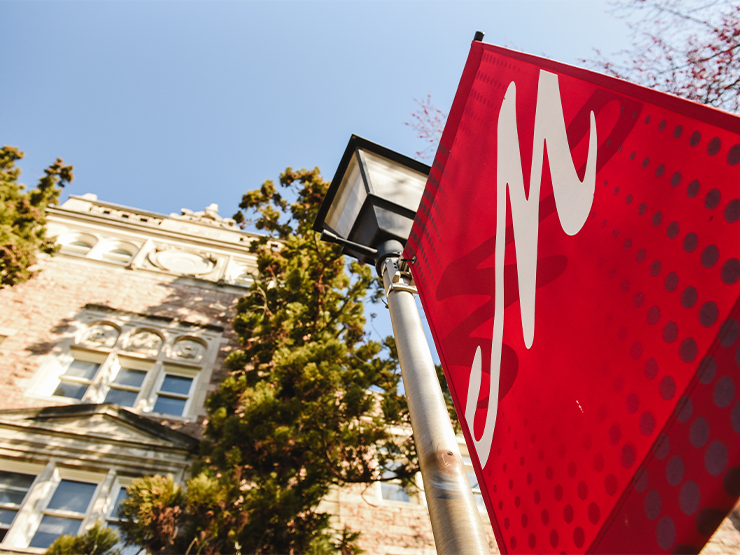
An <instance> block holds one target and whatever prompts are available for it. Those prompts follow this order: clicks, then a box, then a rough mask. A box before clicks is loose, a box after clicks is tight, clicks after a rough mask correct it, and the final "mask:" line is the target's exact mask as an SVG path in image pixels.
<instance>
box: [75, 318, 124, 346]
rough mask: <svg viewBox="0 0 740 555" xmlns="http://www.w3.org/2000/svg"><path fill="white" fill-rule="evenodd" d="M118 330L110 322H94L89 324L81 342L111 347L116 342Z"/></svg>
mask: <svg viewBox="0 0 740 555" xmlns="http://www.w3.org/2000/svg"><path fill="white" fill-rule="evenodd" d="M119 334H120V332H119V331H118V329H117V328H116V327H115V326H112V325H110V324H94V325H92V326H90V327H89V328H88V329H87V331H86V332H85V334H84V335H83V338H82V343H83V344H85V345H90V346H93V347H107V348H109V349H110V348H111V347H113V345H115V344H116V341H117V340H118V336H119Z"/></svg>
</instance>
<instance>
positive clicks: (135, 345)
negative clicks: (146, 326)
mask: <svg viewBox="0 0 740 555" xmlns="http://www.w3.org/2000/svg"><path fill="white" fill-rule="evenodd" d="M161 348H162V338H161V337H160V336H159V335H158V334H156V333H154V332H153V331H149V330H137V331H135V332H134V333H133V334H132V335H131V338H130V339H129V341H128V345H127V346H126V350H127V351H133V352H135V353H140V354H142V355H146V356H149V357H155V356H157V355H158V354H159V350H160V349H161Z"/></svg>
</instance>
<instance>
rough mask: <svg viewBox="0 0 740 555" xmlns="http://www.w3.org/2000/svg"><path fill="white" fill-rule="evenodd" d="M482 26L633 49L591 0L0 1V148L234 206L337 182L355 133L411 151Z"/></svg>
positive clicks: (511, 37) (133, 189) (99, 183)
mask: <svg viewBox="0 0 740 555" xmlns="http://www.w3.org/2000/svg"><path fill="white" fill-rule="evenodd" d="M476 30H481V31H484V32H485V33H486V37H485V41H486V42H490V43H494V44H499V45H503V46H509V47H513V48H516V49H519V50H523V51H526V52H529V53H532V54H537V55H545V56H548V57H551V58H554V59H556V60H558V61H561V62H565V63H570V64H576V65H578V64H579V60H580V59H581V58H587V57H589V56H591V55H592V54H593V49H594V48H598V49H600V50H601V51H602V52H606V53H609V52H616V51H618V50H621V49H623V48H626V47H628V46H629V33H628V29H627V27H626V25H625V24H624V22H623V21H622V20H620V19H616V18H615V17H614V16H613V15H612V14H610V13H609V6H608V4H607V3H606V2H604V1H602V0H578V1H555V0H549V1H537V2H534V1H528V0H517V1H515V2H514V1H511V2H507V1H497V0H489V1H486V2H465V1H456V2H443V1H435V2H424V1H394V2H381V1H365V2H362V1H344V2H342V1H339V0H334V1H326V2H319V1H313V0H310V1H308V0H306V1H293V2H287V1H286V2H281V1H270V2H257V1H241V2H240V1H231V2H194V1H190V2H174V1H168V2H143V1H141V2H130V1H118V2H92V1H85V2H64V1H53V2H40V1H23V2H10V1H4V0H0V52H3V54H4V57H5V63H4V68H5V69H4V71H3V79H2V82H1V83H0V106H2V108H3V116H2V119H1V120H0V121H2V123H1V124H0V144H8V145H13V146H17V147H19V148H20V149H21V150H23V151H25V153H26V158H25V160H23V161H22V163H21V168H22V169H23V175H22V181H23V182H24V183H27V184H29V185H33V184H35V183H36V181H37V180H38V178H39V177H40V176H41V175H42V173H43V169H44V168H45V167H46V166H48V165H49V164H50V163H51V162H52V161H53V160H54V159H56V157H58V156H60V157H62V158H64V160H65V162H67V163H71V164H74V167H75V176H76V179H75V181H74V182H73V183H72V184H71V186H70V187H68V189H67V191H66V194H69V193H71V194H83V193H96V194H97V195H98V197H99V198H100V199H102V200H107V201H110V202H115V203H119V204H123V205H127V206H133V207H137V208H143V209H147V210H152V211H155V212H162V213H170V212H179V210H180V208H190V209H193V210H202V209H203V208H204V207H205V206H206V205H208V204H210V203H212V202H215V203H217V204H218V205H219V207H220V212H221V215H223V216H230V215H232V214H233V213H234V211H235V209H236V207H237V205H238V203H239V200H240V199H241V195H242V194H243V193H244V192H245V191H247V190H249V189H252V188H256V187H258V186H259V185H260V184H261V183H262V182H263V181H264V180H265V179H271V178H273V179H276V178H277V176H278V175H279V173H280V171H282V170H283V169H284V168H285V167H287V166H292V167H294V168H300V167H308V168H313V167H315V166H318V167H319V168H321V170H322V172H323V174H324V176H325V177H326V178H327V179H330V178H331V177H332V176H333V174H334V171H335V169H336V167H337V165H338V163H339V159H340V157H341V155H342V153H343V151H344V148H345V146H346V144H347V141H348V140H349V137H350V135H351V134H352V133H355V134H358V135H361V136H364V137H366V138H368V139H370V140H372V141H375V142H378V143H380V144H383V145H384V146H387V147H389V148H392V149H394V150H397V151H399V152H402V153H404V154H407V155H410V156H413V155H414V153H415V152H416V151H418V150H420V149H422V148H423V147H424V145H423V144H422V143H421V142H420V141H419V140H418V139H417V138H416V137H415V134H414V132H413V131H412V130H411V129H410V128H409V127H407V126H405V125H404V122H406V121H409V120H410V115H411V113H412V112H413V111H414V110H415V109H416V107H417V105H416V104H415V103H414V98H419V99H421V98H424V97H425V96H426V95H427V94H428V93H431V95H432V100H433V102H434V104H435V105H436V106H437V107H439V108H441V109H442V110H444V111H445V112H446V111H447V110H448V109H449V106H450V105H451V103H452V99H453V96H454V94H455V90H456V88H457V84H458V81H459V78H460V74H461V72H462V69H463V65H464V63H465V59H466V57H467V53H468V50H469V48H470V41H471V40H472V38H473V35H474V33H475V31H476ZM66 194H65V196H66ZM371 310H372V311H375V312H376V313H378V319H377V320H376V323H375V328H376V329H378V330H379V331H380V333H383V334H385V333H390V322H389V321H388V315H387V311H385V310H384V309H382V308H381V307H375V308H372V309H371Z"/></svg>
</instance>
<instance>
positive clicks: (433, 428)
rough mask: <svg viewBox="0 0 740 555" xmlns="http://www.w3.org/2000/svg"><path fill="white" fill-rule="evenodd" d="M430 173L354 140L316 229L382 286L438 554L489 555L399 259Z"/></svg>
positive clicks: (409, 280) (411, 289)
mask: <svg viewBox="0 0 740 555" xmlns="http://www.w3.org/2000/svg"><path fill="white" fill-rule="evenodd" d="M428 173H429V167H428V166H425V165H424V164H421V163H420V162H417V161H415V160H412V159H410V158H407V157H405V156H402V155H400V154H398V153H396V152H393V151H391V150H388V149H386V148H384V147H381V146H379V145H376V144H374V143H371V142H370V141H367V140H365V139H362V138H360V137H356V136H354V135H353V136H352V138H351V139H350V142H349V145H348V146H347V150H346V151H345V153H344V156H343V157H342V161H341V162H340V165H339V169H338V170H337V173H336V175H335V176H334V179H333V180H332V184H331V187H330V189H329V191H328V193H327V196H326V199H325V200H324V203H323V205H322V206H321V209H320V210H319V214H318V217H317V219H316V223H315V224H314V229H316V230H317V231H321V232H322V239H324V240H326V241H330V242H333V243H338V244H340V245H342V246H343V247H344V248H343V252H344V253H345V254H348V255H350V256H353V257H355V258H357V259H359V260H361V261H362V262H367V263H372V264H374V265H375V267H376V270H377V271H378V275H379V277H381V279H382V280H383V286H384V289H385V293H386V297H387V299H388V308H389V309H390V313H391V321H392V323H393V335H394V336H395V338H396V347H397V349H398V355H399V360H400V363H401V374H402V378H403V385H404V389H405V391H406V398H407V401H408V406H409V415H410V417H411V427H412V429H413V432H414V441H415V443H416V450H417V453H418V456H419V464H420V467H421V475H422V479H423V481H424V494H425V496H426V500H427V507H428V508H429V517H430V520H431V523H432V532H433V533H434V541H435V544H436V548H437V553H440V554H445V555H446V554H450V555H457V554H465V555H468V554H469V555H483V554H489V553H490V548H489V546H488V539H487V538H486V534H485V531H484V529H483V523H482V521H481V517H480V512H479V510H478V507H477V505H476V503H475V500H474V498H473V492H472V490H471V488H470V483H469V482H468V476H467V473H466V471H465V466H464V464H463V462H462V457H461V455H460V450H459V448H458V444H457V438H456V437H455V432H454V430H453V428H452V423H451V422H450V418H449V414H448V412H447V407H446V405H445V401H444V397H443V395H442V390H441V388H440V385H439V381H438V380H437V374H436V371H435V369H434V363H433V361H432V355H431V352H430V350H429V345H428V343H427V341H426V337H425V336H424V330H423V328H422V325H421V318H420V317H419V311H418V309H417V307H416V301H415V299H414V295H415V294H416V287H415V286H414V284H413V278H412V276H411V273H410V271H409V268H408V265H407V263H406V262H405V261H403V260H401V258H400V255H401V252H402V251H403V244H404V243H405V242H406V239H407V238H408V235H409V232H410V230H411V224H412V223H413V219H414V216H415V214H416V210H417V209H418V206H419V202H420V200H421V195H422V193H423V190H424V184H425V182H426V177H427V175H428Z"/></svg>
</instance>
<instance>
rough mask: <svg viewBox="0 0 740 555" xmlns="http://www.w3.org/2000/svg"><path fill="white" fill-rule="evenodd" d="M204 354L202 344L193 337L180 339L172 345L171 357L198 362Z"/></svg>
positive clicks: (204, 349) (204, 350)
mask: <svg viewBox="0 0 740 555" xmlns="http://www.w3.org/2000/svg"><path fill="white" fill-rule="evenodd" d="M205 354H206V348H205V347H204V346H203V344H202V343H200V342H199V341H195V340H193V339H180V340H179V341H177V342H176V343H175V344H174V346H173V347H172V358H177V359H180V360H186V361H188V362H200V361H201V360H202V359H203V355H205Z"/></svg>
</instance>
